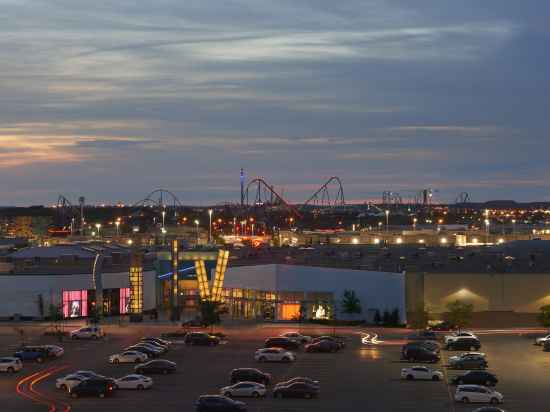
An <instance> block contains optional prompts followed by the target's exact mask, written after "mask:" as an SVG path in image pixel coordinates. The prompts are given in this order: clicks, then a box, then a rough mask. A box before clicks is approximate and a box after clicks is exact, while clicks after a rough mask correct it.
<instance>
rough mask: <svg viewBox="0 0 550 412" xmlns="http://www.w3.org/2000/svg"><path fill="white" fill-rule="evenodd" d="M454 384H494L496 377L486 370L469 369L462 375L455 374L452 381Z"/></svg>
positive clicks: (496, 380)
mask: <svg viewBox="0 0 550 412" xmlns="http://www.w3.org/2000/svg"><path fill="white" fill-rule="evenodd" d="M451 382H452V383H453V384H455V385H464V384H467V385H485V386H495V385H496V384H497V383H498V379H497V377H496V376H495V375H493V374H492V373H490V372H486V371H469V372H466V373H465V374H463V375H459V376H455V377H454V378H453V379H452V381H451Z"/></svg>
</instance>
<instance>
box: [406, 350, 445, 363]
mask: <svg viewBox="0 0 550 412" xmlns="http://www.w3.org/2000/svg"><path fill="white" fill-rule="evenodd" d="M401 357H402V358H403V359H406V360H408V361H413V362H428V363H437V362H439V360H440V359H441V358H440V356H439V355H438V354H437V353H435V352H432V351H430V350H428V349H426V348H424V347H421V346H413V347H410V348H408V349H406V350H405V351H404V352H403V353H402V354H401Z"/></svg>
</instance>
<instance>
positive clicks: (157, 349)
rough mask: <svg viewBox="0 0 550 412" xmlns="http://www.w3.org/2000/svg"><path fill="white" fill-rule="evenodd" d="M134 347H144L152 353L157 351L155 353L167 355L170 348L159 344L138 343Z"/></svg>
mask: <svg viewBox="0 0 550 412" xmlns="http://www.w3.org/2000/svg"><path fill="white" fill-rule="evenodd" d="M134 346H142V347H143V346H144V347H146V348H148V349H151V350H152V351H155V352H158V353H159V354H161V355H162V354H163V353H166V352H168V348H167V347H166V346H161V345H159V344H157V343H153V342H138V343H136V344H135V345H134Z"/></svg>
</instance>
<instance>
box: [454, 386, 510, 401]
mask: <svg viewBox="0 0 550 412" xmlns="http://www.w3.org/2000/svg"><path fill="white" fill-rule="evenodd" d="M503 400H504V396H502V394H501V393H500V392H497V391H494V390H493V389H491V388H487V387H486V386H481V385H459V386H458V387H457V388H456V392H455V401H457V402H463V403H470V402H472V403H492V404H497V403H502V402H503Z"/></svg>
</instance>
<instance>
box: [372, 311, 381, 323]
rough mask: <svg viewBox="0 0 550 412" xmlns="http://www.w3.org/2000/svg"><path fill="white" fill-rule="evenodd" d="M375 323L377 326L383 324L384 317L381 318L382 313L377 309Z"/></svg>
mask: <svg viewBox="0 0 550 412" xmlns="http://www.w3.org/2000/svg"><path fill="white" fill-rule="evenodd" d="M373 321H374V324H375V325H380V323H382V316H380V311H379V310H378V309H376V312H374V319H373Z"/></svg>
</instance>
